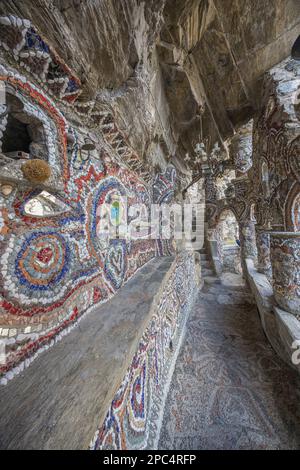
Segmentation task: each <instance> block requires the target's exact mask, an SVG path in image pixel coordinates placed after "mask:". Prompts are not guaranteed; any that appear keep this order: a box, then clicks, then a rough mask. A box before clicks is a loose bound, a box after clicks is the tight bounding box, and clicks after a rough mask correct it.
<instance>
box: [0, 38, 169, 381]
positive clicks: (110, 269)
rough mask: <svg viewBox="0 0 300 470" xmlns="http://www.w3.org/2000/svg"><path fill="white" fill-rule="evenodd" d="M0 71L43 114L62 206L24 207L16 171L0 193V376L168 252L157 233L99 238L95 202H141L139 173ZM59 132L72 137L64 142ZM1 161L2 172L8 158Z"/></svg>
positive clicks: (24, 190)
mask: <svg viewBox="0 0 300 470" xmlns="http://www.w3.org/2000/svg"><path fill="white" fill-rule="evenodd" d="M31 33H32V34H33V32H31ZM41 40H42V39H41V38H39V37H37V36H34V37H31V39H30V40H28V41H27V46H26V47H31V46H32V44H33V43H34V44H35V46H32V47H39V45H38V44H40V42H39V41H41ZM41 47H42V45H41ZM0 80H2V81H5V82H7V83H9V84H10V85H12V86H13V89H14V90H15V92H16V94H17V96H18V98H19V99H20V100H21V101H22V102H23V104H24V111H25V112H26V113H27V114H28V115H32V116H33V117H37V118H38V119H39V121H40V122H42V123H43V127H44V131H45V135H46V139H47V148H48V161H49V163H50V164H51V168H52V170H53V174H54V175H55V177H54V181H53V188H55V187H56V186H55V185H56V183H57V182H60V183H59V184H60V186H59V188H60V194H59V197H60V199H61V202H62V203H63V204H64V205H65V207H66V209H65V211H64V212H63V213H60V214H56V215H53V216H51V215H50V216H47V217H33V216H32V215H28V214H26V212H25V206H26V204H27V202H28V201H30V200H31V199H32V198H33V197H35V196H36V194H37V192H36V191H35V190H32V189H30V188H29V189H28V187H26V185H25V186H24V185H23V180H22V175H20V176H18V177H17V178H16V185H17V188H18V190H17V189H16V190H14V191H13V192H12V194H11V195H10V196H9V197H8V198H4V197H3V196H1V197H0V214H1V217H0V243H1V257H0V278H1V291H0V295H1V297H0V324H1V328H0V335H1V336H2V337H3V339H4V341H10V342H11V343H12V342H14V346H13V347H10V348H8V349H7V351H8V353H7V362H6V364H5V365H0V380H1V383H2V384H5V383H7V380H9V379H11V378H12V377H13V376H14V375H16V374H18V373H19V372H20V370H21V369H23V368H24V365H25V366H28V365H29V364H30V362H31V360H32V357H34V356H35V354H36V352H37V351H38V349H40V348H42V347H46V346H47V345H49V344H54V341H55V340H56V338H58V337H60V335H61V332H62V331H64V330H66V331H67V330H68V329H69V328H70V327H71V326H72V325H74V324H76V323H77V322H78V320H79V319H80V318H81V317H82V315H83V314H84V313H85V312H87V311H89V310H90V309H92V308H94V307H96V306H97V305H98V304H99V303H101V302H106V301H107V300H108V299H110V298H111V297H112V296H113V295H114V293H115V292H116V290H117V289H119V288H120V287H121V286H122V285H123V284H124V283H125V282H127V281H128V279H130V277H131V276H133V275H134V274H135V273H136V271H137V270H138V269H139V268H140V267H142V266H143V265H144V264H145V263H147V262H148V261H150V260H151V259H152V258H153V257H154V256H156V255H161V256H163V255H165V254H167V255H169V254H171V253H173V252H174V247H173V245H172V243H169V242H165V241H162V242H160V241H155V240H143V239H141V240H139V239H137V240H136V241H134V242H130V241H125V240H105V239H104V240H103V239H101V237H99V236H98V235H99V233H98V231H97V226H98V223H99V210H98V209H99V207H101V205H102V204H104V203H107V202H111V200H112V198H113V197H117V198H125V199H126V201H127V204H128V207H129V206H130V205H131V204H136V203H143V204H145V205H148V206H149V204H150V202H151V193H150V192H149V190H148V188H147V187H146V186H145V183H144V181H143V180H141V179H140V178H139V177H138V176H137V174H136V173H133V172H132V171H129V170H126V169H124V168H123V167H120V166H119V165H117V164H115V163H112V162H113V161H114V155H113V154H112V156H110V155H107V154H106V153H105V152H104V149H103V148H102V149H101V150H95V152H94V153H93V155H92V156H91V155H89V154H88V155H87V156H86V155H83V154H82V152H81V151H80V142H82V141H84V137H85V136H84V135H82V134H81V133H80V131H79V130H78V129H75V128H70V127H69V126H68V124H67V122H66V120H65V118H64V117H63V115H62V114H61V112H60V111H59V110H58V108H57V106H56V105H55V103H54V102H53V101H52V100H51V99H50V98H49V97H47V96H46V95H45V94H44V93H43V92H42V91H41V90H39V89H38V88H37V87H36V86H35V85H33V84H31V83H30V82H29V81H28V80H27V79H26V78H25V77H23V76H21V75H19V74H18V73H14V72H12V71H10V70H8V69H7V68H6V67H4V66H3V65H0ZM67 133H69V134H72V136H73V140H74V144H72V145H69V144H68V142H67ZM99 147H100V144H99V145H97V149H98V148H99ZM91 157H92V158H91ZM110 157H111V158H110ZM7 171H8V172H9V173H10V174H11V173H12V168H11V167H8V169H7ZM1 172H2V173H3V167H2V168H1ZM51 184H52V183H51ZM129 221H130V220H129ZM17 338H21V340H19V339H18V340H17ZM1 377H2V378H1Z"/></svg>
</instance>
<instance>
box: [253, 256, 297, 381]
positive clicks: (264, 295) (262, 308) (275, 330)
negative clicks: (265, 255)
mask: <svg viewBox="0 0 300 470" xmlns="http://www.w3.org/2000/svg"><path fill="white" fill-rule="evenodd" d="M246 268H247V279H248V282H249V285H250V288H251V290H252V292H253V295H254V297H255V300H256V303H257V307H258V311H259V315H260V319H261V323H262V327H263V329H264V332H265V334H266V336H267V338H268V340H269V341H270V343H271V345H272V347H273V348H274V350H275V351H276V352H277V354H278V355H279V356H280V357H281V358H282V359H283V360H284V361H285V362H286V363H287V364H288V365H290V366H291V367H293V368H294V369H296V370H298V372H300V366H297V365H295V364H293V362H292V354H293V352H295V349H293V348H292V344H293V343H294V341H296V340H300V322H299V321H298V320H297V318H296V317H295V316H294V315H292V314H291V313H289V312H286V311H284V310H281V309H280V308H279V307H278V306H277V304H276V301H275V298H274V295H273V289H272V286H271V284H270V282H269V281H268V279H267V277H266V276H265V275H264V274H261V273H259V272H258V271H257V270H256V269H255V267H254V263H253V260H251V259H249V258H248V259H246Z"/></svg>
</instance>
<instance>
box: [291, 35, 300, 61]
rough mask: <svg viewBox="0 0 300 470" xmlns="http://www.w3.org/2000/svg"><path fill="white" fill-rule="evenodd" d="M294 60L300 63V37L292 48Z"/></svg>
mask: <svg viewBox="0 0 300 470" xmlns="http://www.w3.org/2000/svg"><path fill="white" fill-rule="evenodd" d="M291 55H292V58H293V59H294V60H299V61H300V36H298V37H297V39H296V41H295V42H294V44H293V47H292V54H291Z"/></svg>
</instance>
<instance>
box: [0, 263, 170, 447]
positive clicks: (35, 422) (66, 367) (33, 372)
mask: <svg viewBox="0 0 300 470" xmlns="http://www.w3.org/2000/svg"><path fill="white" fill-rule="evenodd" d="M172 263H173V258H155V259H154V260H152V261H150V262H149V263H148V264H147V265H145V266H144V267H143V268H142V269H141V270H140V271H139V272H138V273H137V275H136V276H134V277H133V278H132V279H131V280H130V281H129V282H128V283H127V284H126V285H125V286H124V287H123V288H122V289H121V290H120V291H119V292H118V293H117V295H116V296H115V297H113V298H112V299H111V301H109V302H108V303H106V304H103V305H101V306H99V308H98V307H97V308H96V309H95V310H94V311H93V312H91V313H90V314H89V315H87V316H86V317H85V318H84V319H83V320H82V322H81V323H80V325H79V327H78V328H76V329H74V330H73V331H72V332H71V333H70V334H69V335H68V336H66V337H65V338H64V340H63V341H62V342H60V343H57V344H56V345H55V346H53V347H52V348H51V349H50V350H49V351H48V352H47V354H42V355H41V356H39V357H38V358H37V359H36V361H35V362H34V363H33V364H32V366H31V367H30V368H29V369H26V370H25V371H24V372H23V373H22V374H21V375H19V376H18V377H16V378H15V379H14V380H13V381H11V382H9V383H8V385H7V386H6V387H3V388H2V389H1V400H0V448H1V449H87V448H88V446H89V443H90V440H91V438H92V436H93V434H94V432H95V429H97V426H98V425H99V419H100V422H101V419H102V418H103V419H104V416H105V413H106V410H107V409H108V407H109V405H110V403H111V400H112V397H113V396H114V393H115V390H116V389H117V387H118V386H119V384H120V381H121V380H122V378H123V376H124V373H125V371H126V368H127V367H128V364H129V363H130V361H131V359H132V355H133V354H134V352H135V350H136V348H137V345H138V343H139V340H140V337H141V335H142V334H143V331H144V329H145V327H146V324H147V323H148V322H149V315H150V312H151V306H152V303H153V300H154V298H155V295H156V293H157V291H158V290H159V288H160V286H161V283H162V282H163V280H164V278H165V276H166V275H167V274H168V272H169V270H170V268H171V266H172ZM101 417H102V418H101Z"/></svg>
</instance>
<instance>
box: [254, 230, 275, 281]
mask: <svg viewBox="0 0 300 470" xmlns="http://www.w3.org/2000/svg"><path fill="white" fill-rule="evenodd" d="M256 246H257V261H258V264H257V270H258V272H260V273H262V274H265V275H266V276H267V277H268V278H269V279H270V278H271V277H272V265H271V254H270V233H268V232H266V230H264V229H262V228H259V227H256Z"/></svg>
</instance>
